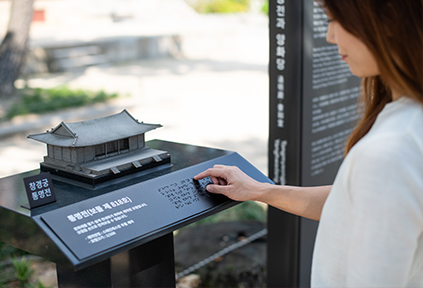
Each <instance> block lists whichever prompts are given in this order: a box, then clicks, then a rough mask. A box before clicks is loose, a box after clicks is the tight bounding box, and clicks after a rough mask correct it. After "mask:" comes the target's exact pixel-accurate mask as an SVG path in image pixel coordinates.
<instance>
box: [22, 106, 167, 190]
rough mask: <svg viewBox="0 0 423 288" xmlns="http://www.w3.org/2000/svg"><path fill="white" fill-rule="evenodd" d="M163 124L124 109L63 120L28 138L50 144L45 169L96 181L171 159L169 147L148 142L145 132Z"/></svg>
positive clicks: (62, 174) (81, 179) (76, 178)
mask: <svg viewBox="0 0 423 288" xmlns="http://www.w3.org/2000/svg"><path fill="white" fill-rule="evenodd" d="M160 127H162V125H160V124H147V123H143V122H138V120H136V119H135V118H134V117H132V115H131V114H129V112H128V111H126V110H123V111H122V112H120V113H118V114H115V115H111V116H107V117H103V118H98V119H94V120H87V121H81V122H75V123H64V122H62V123H60V124H59V125H57V126H56V127H55V128H52V129H51V130H50V131H47V132H45V133H40V134H32V135H29V136H28V138H31V139H34V140H37V141H40V142H42V143H46V144H47V156H45V157H44V162H42V163H40V167H41V170H42V171H49V172H50V173H52V174H57V175H60V176H64V177H67V178H71V179H74V180H79V181H82V182H86V183H91V184H96V183H100V182H104V181H107V180H108V179H113V178H116V177H119V176H122V175H126V174H129V173H134V172H138V171H141V170H145V169H147V168H150V167H155V166H158V165H160V164H166V163H170V155H169V154H168V153H167V151H161V150H155V149H152V148H149V147H147V146H145V136H144V134H145V133H146V132H148V131H151V130H154V129H156V128H160Z"/></svg>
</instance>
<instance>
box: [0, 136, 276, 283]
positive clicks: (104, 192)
mask: <svg viewBox="0 0 423 288" xmlns="http://www.w3.org/2000/svg"><path fill="white" fill-rule="evenodd" d="M148 145H149V147H152V148H153V149H159V150H165V151H169V153H170V154H171V155H172V163H171V164H166V165H162V166H159V167H155V168H151V170H145V171H141V172H139V173H136V174H131V175H127V176H124V177H121V178H117V179H113V180H110V181H108V182H105V183H101V184H99V185H97V186H92V185H88V184H86V183H82V182H77V181H75V180H72V179H67V178H62V177H60V176H57V175H53V176H52V177H53V181H52V182H53V184H54V187H55V192H56V198H57V201H56V204H54V205H44V206H40V207H37V208H33V209H31V210H27V209H24V208H22V207H21V205H20V204H21V203H22V202H25V201H26V192H25V185H24V181H22V180H23V179H27V180H31V181H32V179H34V178H32V177H33V176H34V175H37V174H38V172H39V171H38V170H35V171H30V172H26V173H22V174H18V175H13V176H10V177H6V178H3V179H0V219H1V221H0V240H1V241H4V242H6V243H9V244H10V245H12V246H15V247H17V248H20V249H22V250H25V251H28V252H30V253H32V254H35V255H39V256H42V257H44V258H46V259H48V260H50V261H52V262H55V263H56V264H57V265H56V266H57V274H58V282H59V287H174V286H175V267H174V254H173V231H175V230H177V229H180V228H182V227H184V226H186V225H188V224H191V223H193V222H195V221H197V220H200V219H203V218H205V217H207V216H210V215H213V214H215V213H218V212H220V211H222V210H224V209H227V208H230V207H232V206H233V205H236V204H237V202H235V201H232V200H230V199H229V198H227V197H224V196H222V195H216V194H210V193H208V192H207V191H206V189H205V187H206V186H207V185H208V183H209V181H210V180H208V179H202V180H200V181H194V180H193V177H194V176H195V175H196V174H198V173H200V172H202V171H204V170H206V169H207V168H210V167H212V166H213V165H215V164H223V165H235V166H238V167H240V168H241V169H242V170H243V171H244V172H245V173H247V174H248V175H250V176H251V177H253V178H255V179H256V180H257V181H260V182H269V183H270V182H271V181H270V180H269V179H268V178H267V177H266V176H265V175H263V174H262V173H261V172H260V171H259V170H257V169H256V168H254V167H253V166H252V165H251V164H250V163H248V162H247V161H246V160H245V159H244V158H242V157H241V156H240V155H238V154H237V153H235V152H230V151H225V150H219V149H212V148H206V147H197V146H192V145H186V144H178V143H172V142H166V141H160V140H154V141H149V142H148ZM37 177H39V176H37ZM28 185H29V184H28Z"/></svg>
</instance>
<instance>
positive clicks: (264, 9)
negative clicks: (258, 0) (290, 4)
mask: <svg viewBox="0 0 423 288" xmlns="http://www.w3.org/2000/svg"><path fill="white" fill-rule="evenodd" d="M261 12H263V13H264V14H266V15H269V0H266V1H264V4H263V6H262V7H261Z"/></svg>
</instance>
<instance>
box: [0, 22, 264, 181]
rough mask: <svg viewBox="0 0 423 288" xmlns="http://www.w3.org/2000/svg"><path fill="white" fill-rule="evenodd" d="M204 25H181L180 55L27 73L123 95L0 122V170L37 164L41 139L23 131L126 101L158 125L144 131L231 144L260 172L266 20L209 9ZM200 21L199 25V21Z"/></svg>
mask: <svg viewBox="0 0 423 288" xmlns="http://www.w3.org/2000/svg"><path fill="white" fill-rule="evenodd" d="M202 23H203V24H202V25H204V27H198V29H196V31H193V30H191V31H190V33H181V37H182V44H183V47H182V50H183V52H184V53H183V55H182V57H180V58H177V59H175V58H165V59H150V60H140V61H134V62H130V63H122V64H119V65H110V64H106V65H101V66H93V67H89V68H84V69H78V70H74V71H68V72H63V73H58V74H53V75H52V74H46V75H38V76H37V77H35V76H34V77H31V78H30V79H29V80H28V83H29V85H30V86H33V87H54V86H57V85H61V84H67V85H68V86H70V87H72V88H85V89H104V90H106V91H109V92H118V93H120V94H124V95H128V96H125V97H121V98H119V99H118V100H113V101H111V102H109V103H106V104H97V105H93V106H89V107H83V108H78V109H71V110H65V111H61V112H58V113H51V114H47V115H40V116H35V115H32V116H27V117H21V118H17V119H14V120H13V121H12V122H10V123H2V124H0V163H1V165H0V177H5V176H7V175H12V174H16V173H20V172H23V171H28V170H32V169H36V168H38V165H39V162H41V161H42V158H43V156H44V155H45V154H46V151H45V150H46V148H45V145H44V144H42V143H38V142H36V141H33V140H30V139H27V138H26V135H28V134H30V133H39V132H44V131H45V130H46V129H49V128H52V127H55V126H56V125H57V124H59V123H60V122H61V121H65V122H66V121H67V122H73V121H81V120H87V119H92V118H97V117H102V116H106V115H110V114H113V113H117V112H120V111H121V110H123V109H127V110H128V111H129V112H130V113H131V114H132V115H133V116H134V117H135V118H137V119H139V120H140V121H145V122H147V123H160V124H162V125H163V126H164V127H163V128H160V129H157V130H155V131H152V132H149V133H147V134H146V140H151V139H163V140H169V141H175V142H182V143H189V144H194V145H202V146H208V147H217V148H222V149H226V150H234V151H237V152H238V153H239V154H241V155H242V156H244V157H245V158H246V159H247V160H249V161H250V162H251V163H253V164H254V165H255V166H257V167H258V168H259V169H260V170H261V171H262V172H264V173H267V137H268V74H267V64H268V30H267V29H268V23H267V18H266V17H265V16H264V15H257V14H240V15H224V16H211V17H208V18H207V19H206V21H204V22H202ZM199 26H201V25H199Z"/></svg>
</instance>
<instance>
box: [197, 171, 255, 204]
mask: <svg viewBox="0 0 423 288" xmlns="http://www.w3.org/2000/svg"><path fill="white" fill-rule="evenodd" d="M209 176H210V180H211V181H212V182H213V183H214V184H209V185H207V191H209V192H211V193H216V194H223V195H225V196H227V197H229V198H231V199H232V200H235V201H248V200H258V197H257V196H258V194H259V192H260V188H261V186H262V185H263V184H262V183H260V182H257V181H256V180H254V179H252V178H251V177H250V176H248V175H247V174H245V173H244V172H242V171H241V170H240V169H239V168H238V167H235V166H224V165H215V166H213V168H210V169H207V170H206V171H204V172H202V173H200V174H198V175H196V176H195V177H194V180H200V179H202V178H205V177H209Z"/></svg>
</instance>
